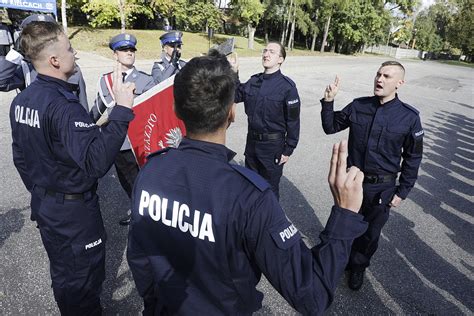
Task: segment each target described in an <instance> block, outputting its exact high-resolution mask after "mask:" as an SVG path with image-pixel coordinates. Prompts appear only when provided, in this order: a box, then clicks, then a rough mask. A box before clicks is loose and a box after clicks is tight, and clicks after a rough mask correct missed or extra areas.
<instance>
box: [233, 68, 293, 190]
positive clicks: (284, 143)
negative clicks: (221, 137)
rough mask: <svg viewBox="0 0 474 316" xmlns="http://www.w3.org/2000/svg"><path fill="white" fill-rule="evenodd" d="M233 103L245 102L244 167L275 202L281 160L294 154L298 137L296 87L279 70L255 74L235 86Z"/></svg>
mask: <svg viewBox="0 0 474 316" xmlns="http://www.w3.org/2000/svg"><path fill="white" fill-rule="evenodd" d="M235 102H236V103H239V102H244V106H245V113H246V114H247V118H248V132H247V142H246V145H245V166H246V167H247V168H249V169H252V170H254V171H256V172H257V173H258V174H260V175H261V176H262V177H263V178H265V179H266V180H267V181H268V182H269V183H270V185H271V186H272V190H273V191H274V192H275V194H276V196H277V198H278V197H279V184H280V178H281V176H282V174H283V165H279V163H280V157H281V155H282V154H283V155H285V156H290V155H291V154H292V153H293V150H294V149H295V148H296V145H297V144H298V140H299V134H300V97H299V95H298V90H297V89H296V85H295V83H294V82H293V81H292V80H291V79H290V78H288V77H286V76H284V75H283V74H282V73H281V71H280V70H278V71H277V72H275V73H272V74H264V73H260V74H256V75H253V76H252V77H251V78H250V79H249V80H248V81H247V82H246V83H244V84H239V85H238V86H237V89H236V92H235Z"/></svg>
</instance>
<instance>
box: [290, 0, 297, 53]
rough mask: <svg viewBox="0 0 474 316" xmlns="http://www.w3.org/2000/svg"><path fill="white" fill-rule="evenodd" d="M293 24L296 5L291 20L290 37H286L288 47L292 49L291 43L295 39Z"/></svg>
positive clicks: (294, 22)
mask: <svg viewBox="0 0 474 316" xmlns="http://www.w3.org/2000/svg"><path fill="white" fill-rule="evenodd" d="M295 24H296V5H295V10H294V11H293V21H291V32H290V38H289V39H288V49H289V50H293V43H294V41H295Z"/></svg>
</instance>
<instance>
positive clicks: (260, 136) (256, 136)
mask: <svg viewBox="0 0 474 316" xmlns="http://www.w3.org/2000/svg"><path fill="white" fill-rule="evenodd" d="M249 136H250V138H251V139H253V140H259V141H265V140H277V139H283V138H284V135H283V133H257V132H255V131H249Z"/></svg>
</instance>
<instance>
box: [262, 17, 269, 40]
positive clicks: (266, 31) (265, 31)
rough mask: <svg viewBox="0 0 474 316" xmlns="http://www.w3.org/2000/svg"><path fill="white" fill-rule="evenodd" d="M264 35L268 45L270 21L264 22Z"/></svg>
mask: <svg viewBox="0 0 474 316" xmlns="http://www.w3.org/2000/svg"><path fill="white" fill-rule="evenodd" d="M263 33H264V34H265V44H266V43H268V21H267V20H263Z"/></svg>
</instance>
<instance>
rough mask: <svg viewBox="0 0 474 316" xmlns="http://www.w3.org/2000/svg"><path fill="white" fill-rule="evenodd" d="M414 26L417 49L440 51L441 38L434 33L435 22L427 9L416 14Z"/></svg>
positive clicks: (435, 29) (441, 46)
mask: <svg viewBox="0 0 474 316" xmlns="http://www.w3.org/2000/svg"><path fill="white" fill-rule="evenodd" d="M415 28H416V30H417V31H416V35H415V36H416V37H415V38H416V48H417V49H420V50H425V51H430V52H440V51H441V50H442V49H443V40H442V39H441V37H440V36H439V35H438V34H437V33H436V31H437V28H436V23H435V21H433V18H432V17H431V16H430V15H429V14H428V11H427V10H425V11H423V12H421V13H420V14H419V15H418V16H417V18H416V22H415Z"/></svg>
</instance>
